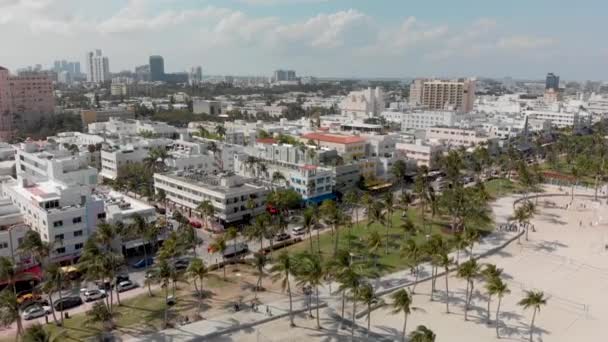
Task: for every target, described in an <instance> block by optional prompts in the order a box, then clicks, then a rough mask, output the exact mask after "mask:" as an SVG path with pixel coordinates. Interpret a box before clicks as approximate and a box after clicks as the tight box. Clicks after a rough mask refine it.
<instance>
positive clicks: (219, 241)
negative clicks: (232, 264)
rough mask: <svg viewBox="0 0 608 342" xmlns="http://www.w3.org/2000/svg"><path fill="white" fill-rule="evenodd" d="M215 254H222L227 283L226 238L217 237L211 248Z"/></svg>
mask: <svg viewBox="0 0 608 342" xmlns="http://www.w3.org/2000/svg"><path fill="white" fill-rule="evenodd" d="M209 248H211V249H212V250H213V251H214V252H215V253H220V254H221V256H222V268H223V269H224V281H226V257H225V256H224V252H225V251H226V237H224V236H219V237H217V238H216V239H215V240H214V241H213V242H212V243H211V245H210V246H209Z"/></svg>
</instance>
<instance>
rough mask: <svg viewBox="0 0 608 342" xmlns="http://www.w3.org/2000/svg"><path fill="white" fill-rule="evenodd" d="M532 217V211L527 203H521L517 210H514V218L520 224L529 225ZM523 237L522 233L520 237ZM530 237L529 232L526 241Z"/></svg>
mask: <svg viewBox="0 0 608 342" xmlns="http://www.w3.org/2000/svg"><path fill="white" fill-rule="evenodd" d="M531 217H532V212H530V210H529V207H528V206H526V205H520V206H519V207H517V208H515V211H514V212H513V219H514V220H515V221H517V223H519V225H522V226H524V227H527V226H528V223H529V221H530V218H531ZM526 231H527V228H526ZM519 238H521V235H519V236H518V239H519ZM527 239H528V234H526V241H527Z"/></svg>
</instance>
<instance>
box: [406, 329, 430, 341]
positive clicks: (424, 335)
mask: <svg viewBox="0 0 608 342" xmlns="http://www.w3.org/2000/svg"><path fill="white" fill-rule="evenodd" d="M409 337H410V342H435V333H434V332H433V331H431V330H430V329H429V328H427V327H425V326H424V325H419V326H418V327H417V328H416V330H414V331H412V332H411V333H410V336H409Z"/></svg>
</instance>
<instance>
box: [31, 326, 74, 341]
mask: <svg viewBox="0 0 608 342" xmlns="http://www.w3.org/2000/svg"><path fill="white" fill-rule="evenodd" d="M66 333H67V331H66V330H64V331H62V332H60V333H58V334H57V335H55V336H53V335H51V333H50V332H48V331H47V330H46V329H44V327H43V326H42V324H40V323H34V324H32V325H30V326H29V327H27V328H25V330H24V331H23V336H22V337H21V339H22V341H23V342H59V341H61V339H63V338H64V336H65V335H66Z"/></svg>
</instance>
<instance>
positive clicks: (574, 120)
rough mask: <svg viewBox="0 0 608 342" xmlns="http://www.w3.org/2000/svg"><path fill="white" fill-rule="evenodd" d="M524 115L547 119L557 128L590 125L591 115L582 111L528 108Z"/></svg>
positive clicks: (531, 117)
mask: <svg viewBox="0 0 608 342" xmlns="http://www.w3.org/2000/svg"><path fill="white" fill-rule="evenodd" d="M525 115H526V116H527V117H528V118H530V119H536V120H545V121H549V122H550V123H551V125H552V126H554V127H557V128H565V127H574V128H584V127H588V126H591V115H590V114H589V113H586V112H583V111H575V112H559V111H539V110H528V111H526V112H525Z"/></svg>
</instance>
